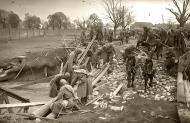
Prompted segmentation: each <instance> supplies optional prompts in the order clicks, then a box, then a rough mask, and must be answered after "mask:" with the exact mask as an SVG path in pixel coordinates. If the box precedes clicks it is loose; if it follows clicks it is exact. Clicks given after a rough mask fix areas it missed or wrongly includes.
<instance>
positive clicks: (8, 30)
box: [8, 27, 11, 40]
mask: <svg viewBox="0 0 190 123" xmlns="http://www.w3.org/2000/svg"><path fill="white" fill-rule="evenodd" d="M8 31H9V39H10V40H11V28H10V27H9V29H8Z"/></svg>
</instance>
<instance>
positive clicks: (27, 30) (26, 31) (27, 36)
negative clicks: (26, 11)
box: [26, 28, 28, 38]
mask: <svg viewBox="0 0 190 123" xmlns="http://www.w3.org/2000/svg"><path fill="white" fill-rule="evenodd" d="M26 33H27V38H28V28H27V29H26Z"/></svg>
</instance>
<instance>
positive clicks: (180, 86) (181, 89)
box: [177, 72, 186, 102]
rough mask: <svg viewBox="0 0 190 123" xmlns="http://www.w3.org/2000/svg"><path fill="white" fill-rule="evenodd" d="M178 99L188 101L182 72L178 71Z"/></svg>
mask: <svg viewBox="0 0 190 123" xmlns="http://www.w3.org/2000/svg"><path fill="white" fill-rule="evenodd" d="M177 101H178V102H186V99H185V90H184V83H183V73H182V72H178V75H177Z"/></svg>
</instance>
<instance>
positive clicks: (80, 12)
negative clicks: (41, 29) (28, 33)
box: [0, 0, 175, 23]
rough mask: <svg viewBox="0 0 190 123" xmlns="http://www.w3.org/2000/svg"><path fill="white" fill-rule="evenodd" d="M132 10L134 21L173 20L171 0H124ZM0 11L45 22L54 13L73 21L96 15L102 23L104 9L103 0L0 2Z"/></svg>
mask: <svg viewBox="0 0 190 123" xmlns="http://www.w3.org/2000/svg"><path fill="white" fill-rule="evenodd" d="M124 1H125V4H126V5H127V6H129V7H130V8H132V10H133V11H134V14H135V20H136V21H141V22H143V21H144V22H145V21H146V22H152V23H162V16H163V18H164V21H165V22H167V21H168V19H169V18H172V19H173V20H174V19H175V18H174V17H173V16H172V15H171V14H170V13H169V12H168V11H167V10H166V7H173V6H172V0H124ZM0 9H5V10H8V11H14V12H15V13H17V14H18V15H19V16H20V18H21V19H24V14H25V13H27V12H28V13H30V14H31V15H36V16H39V17H40V18H41V19H42V20H47V16H48V15H49V14H52V13H54V12H59V11H61V12H63V13H65V14H66V15H67V16H69V17H70V19H71V20H73V19H77V18H79V19H81V18H87V17H88V16H89V15H90V14H92V13H97V14H98V15H99V16H100V17H101V18H102V19H103V21H104V22H107V21H108V20H107V19H106V18H105V9H104V4H103V0H0Z"/></svg>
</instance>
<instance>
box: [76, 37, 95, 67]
mask: <svg viewBox="0 0 190 123" xmlns="http://www.w3.org/2000/svg"><path fill="white" fill-rule="evenodd" d="M95 38H96V36H94V37H93V39H92V41H91V42H90V43H89V44H88V46H87V48H86V49H85V51H84V53H83V54H82V56H81V57H80V58H79V60H78V63H77V65H78V66H79V65H80V64H81V63H82V61H83V59H84V58H85V56H86V54H87V52H88V50H89V49H90V47H91V46H92V44H93V43H94V41H95Z"/></svg>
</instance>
